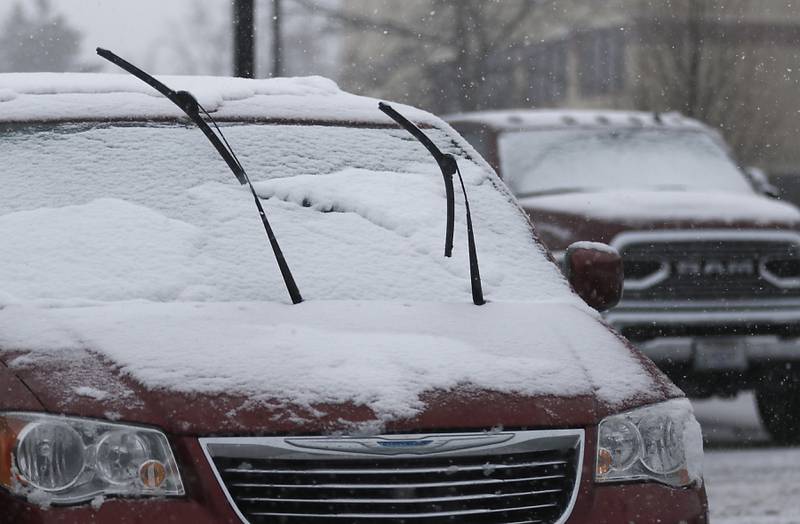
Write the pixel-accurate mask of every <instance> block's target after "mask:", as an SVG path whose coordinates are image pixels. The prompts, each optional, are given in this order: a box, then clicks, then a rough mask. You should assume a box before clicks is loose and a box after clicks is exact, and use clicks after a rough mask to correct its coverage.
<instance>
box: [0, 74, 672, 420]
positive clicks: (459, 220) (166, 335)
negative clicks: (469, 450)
mask: <svg viewBox="0 0 800 524" xmlns="http://www.w3.org/2000/svg"><path fill="white" fill-rule="evenodd" d="M5 78H6V79H7V78H8V77H5ZM20 82H21V80H20ZM123 82H126V81H123ZM79 84H80V82H76V85H75V86H74V90H75V91H78V90H80V89H82V87H81V86H80V85H79ZM312 84H313V85H311V87H309V89H311V88H314V89H321V90H326V89H333V88H332V86H330V84H327V83H324V82H322V83H319V84H316V83H314V82H312ZM237 85H238V83H237ZM243 85H252V84H248V83H245V84H243ZM315 86H316V87H315ZM20 89H21V88H20ZM86 89H87V90H91V89H93V88H92V87H91V86H89V87H87V88H86ZM226 89H227V87H226ZM29 90H32V89H29ZM228 94H230V93H228ZM30 96H31V97H35V96H46V95H30ZM60 96H61V95H59V97H60ZM70 96H71V95H70ZM75 96H78V95H75ZM126 96H127V95H126ZM140 96H141V97H142V98H143V99H152V100H155V98H153V97H150V96H149V95H140ZM277 96H282V95H275V97H277ZM286 96H294V97H295V98H296V99H298V100H300V101H303V100H305V99H306V98H313V96H310V97H297V96H295V95H286ZM320 96H328V95H320ZM332 96H333V95H332ZM336 96H338V95H335V96H334V98H335V97H336ZM59 97H54V98H58V99H61V98H59ZM64 97H67V95H64ZM19 98H23V96H22V95H20V97H19ZM253 98H257V97H253ZM265 98H270V97H265ZM65 103H66V102H65ZM254 103H255V102H254ZM299 103H300V102H297V101H295V102H294V106H293V107H297V106H298V104H299ZM310 103H311V104H312V105H313V103H314V102H313V100H312V101H311V102H310ZM159 104H160V102H159ZM224 105H225V106H228V102H226V103H225V104H224ZM231 105H232V103H231ZM3 107H5V106H2V105H0V113H2V111H3ZM153 107H155V106H153ZM158 107H159V109H158V110H159V111H161V110H162V109H163V107H164V106H162V105H159V106H158ZM243 107H244V106H243ZM364 107H365V108H366V106H364ZM375 112H377V109H375V108H372V109H371V111H370V114H371V115H372V114H374V113H375ZM370 118H372V117H370ZM225 133H226V135H227V137H228V139H229V141H230V142H231V143H232V145H233V147H234V148H235V149H236V151H237V152H238V154H239V157H240V159H241V161H242V163H243V164H244V165H245V166H246V167H247V168H248V169H249V171H250V175H251V177H252V179H253V180H254V182H255V185H256V187H257V191H258V192H259V194H260V195H261V196H262V201H263V203H264V207H265V209H266V212H267V214H268V216H269V218H270V221H271V222H272V226H273V228H274V230H275V233H276V235H277V237H278V239H279V241H280V243H281V246H282V247H283V250H284V253H285V255H286V258H287V260H288V263H289V265H290V267H291V268H292V270H293V272H294V276H295V279H296V280H297V282H298V285H299V287H300V290H301V292H302V293H303V296H304V298H306V302H304V303H303V304H300V305H298V306H291V305H289V304H288V297H287V293H286V290H285V288H284V285H283V282H282V280H281V277H280V275H279V273H278V271H277V269H276V266H275V262H274V259H273V256H272V253H271V252H270V250H269V247H268V244H267V241H266V238H265V235H264V231H263V228H262V225H261V222H260V220H259V218H258V215H257V213H256V210H255V206H254V204H253V201H252V197H251V196H250V194H249V193H248V192H247V191H246V190H245V189H243V188H242V187H240V186H239V185H238V184H237V183H236V180H235V179H234V177H233V176H232V175H231V174H230V173H229V172H228V171H227V169H226V167H225V166H224V164H223V163H222V161H221V160H220V159H219V158H218V157H217V156H216V153H215V152H214V151H213V148H211V146H210V145H209V144H208V143H207V142H206V141H205V138H204V137H203V136H202V133H200V132H199V131H198V130H197V129H195V128H193V127H184V126H178V125H156V124H136V125H124V126H119V125H110V124H64V125H58V126H57V127H56V129H53V130H46V129H45V130H43V129H42V128H41V127H15V126H13V125H12V126H11V127H10V129H9V130H8V131H7V132H6V134H5V135H4V139H3V140H2V141H0V158H3V159H4V168H3V169H2V170H0V179H1V180H2V182H3V196H2V198H0V238H3V239H4V242H5V244H6V246H8V248H7V249H5V250H4V255H3V257H2V259H0V297H2V302H0V347H2V348H3V349H5V350H32V351H33V353H32V354H31V355H30V356H27V355H26V356H25V357H21V358H22V359H23V360H24V361H25V362H31V361H36V362H41V360H40V359H42V358H44V359H46V358H54V359H56V360H63V359H64V357H65V355H71V356H76V355H84V354H86V351H87V350H88V351H91V352H93V353H97V354H100V355H102V356H105V357H107V358H108V359H109V360H110V361H111V362H114V363H115V364H116V365H117V366H119V368H120V369H121V371H122V372H124V373H128V374H130V375H131V376H133V377H134V378H135V379H136V380H138V381H140V382H141V383H143V384H145V385H147V386H150V387H153V388H168V389H176V390H183V391H191V392H209V393H220V392H225V393H240V394H242V395H247V396H249V397H251V398H253V399H254V400H262V401H265V402H266V401H274V400H278V401H283V402H286V403H294V404H303V405H308V404H314V403H320V402H346V401H352V402H354V403H358V404H366V405H367V406H369V407H371V408H372V409H373V410H375V412H376V414H377V415H378V416H379V417H381V418H390V417H398V416H408V415H413V414H414V413H416V412H417V411H418V410H420V409H422V407H423V406H422V404H421V400H420V395H422V394H423V393H424V392H426V391H432V390H437V389H447V388H452V387H456V386H465V387H476V388H488V389H492V390H497V391H506V392H511V391H513V392H519V393H523V394H553V395H568V396H572V395H581V394H587V395H588V394H592V393H593V392H596V393H597V395H598V397H599V399H600V400H601V401H603V402H606V403H608V404H611V405H615V404H618V403H621V402H623V401H625V400H627V399H631V398H633V397H636V398H644V399H650V398H656V396H657V395H658V394H659V393H657V392H656V391H655V390H656V385H655V384H654V383H653V381H652V378H651V377H650V376H649V375H648V374H647V373H646V372H645V371H644V370H643V369H642V368H641V366H640V365H639V363H638V361H637V360H636V357H635V356H634V355H632V354H631V353H630V352H629V351H628V350H627V349H625V347H624V346H623V345H622V344H621V343H620V341H619V340H618V339H617V338H616V336H615V335H613V334H612V333H611V332H609V331H608V330H607V329H606V328H605V327H604V326H603V325H602V324H600V323H599V322H598V316H597V315H596V314H595V313H593V312H591V311H589V310H588V308H587V307H586V306H585V304H583V303H582V302H580V300H579V299H578V298H577V297H575V295H573V294H572V293H571V292H570V291H569V287H568V286H567V284H566V282H565V281H564V280H563V278H562V277H561V275H560V273H559V271H558V269H557V268H556V267H555V265H554V264H552V263H551V262H549V261H548V259H547V258H546V257H545V255H544V252H543V249H542V248H541V247H540V246H538V245H537V244H536V243H535V242H534V240H533V238H532V235H531V231H530V228H529V225H528V223H527V221H526V219H525V218H524V215H523V213H522V211H521V210H520V209H519V208H518V207H517V206H516V205H515V204H514V203H513V201H512V199H511V197H510V196H509V194H508V193H507V191H506V190H505V188H504V187H503V186H502V184H501V183H499V181H498V180H497V179H496V177H495V175H494V174H493V173H491V172H489V171H488V170H487V169H486V168H485V166H484V165H483V164H482V163H476V162H473V161H470V160H469V159H468V158H467V155H469V154H470V152H471V149H469V148H468V147H467V146H465V145H464V144H463V143H461V142H458V141H454V140H453V138H452V137H450V136H449V135H447V134H446V133H444V132H443V131H441V130H439V129H431V130H429V133H430V135H431V137H432V138H433V140H434V141H435V142H437V143H438V144H440V145H441V146H442V147H443V148H444V149H445V150H446V151H448V152H451V153H453V154H456V155H458V156H459V157H460V163H461V167H462V172H463V175H464V179H465V184H466V187H467V191H468V193H469V198H470V204H471V207H472V213H473V221H474V224H475V234H476V239H477V247H478V255H479V259H480V263H481V276H482V277H483V285H484V291H485V294H486V296H487V298H488V299H489V300H491V301H492V303H490V304H489V305H486V306H483V307H476V306H474V305H472V304H471V303H470V302H471V301H470V285H469V269H468V268H469V265H468V260H467V256H466V234H465V229H466V227H465V219H464V208H463V199H462V198H460V196H457V199H456V206H457V207H456V236H455V250H454V253H453V254H454V256H453V257H452V258H451V259H448V258H445V257H443V244H444V232H445V202H446V201H445V196H444V187H443V183H442V178H441V173H440V172H439V170H438V168H437V167H436V165H435V163H434V161H433V160H432V159H431V158H430V156H429V154H428V153H427V151H425V149H424V148H423V147H422V146H421V145H420V144H419V143H418V142H416V141H415V140H414V139H413V138H411V137H410V136H409V135H408V134H407V133H405V131H402V130H399V129H370V128H340V127H334V126H296V125H280V126H277V125H252V124H246V125H230V126H227V127H226V128H225ZM253 301H259V302H253ZM370 301H371V302H370ZM74 358H77V357H74ZM12 365H13V363H12ZM620 377H624V380H620ZM94 386H97V387H99V388H101V389H103V390H104V391H107V390H108V388H106V387H105V386H103V385H98V384H94Z"/></svg>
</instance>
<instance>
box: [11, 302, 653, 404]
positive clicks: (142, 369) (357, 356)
mask: <svg viewBox="0 0 800 524" xmlns="http://www.w3.org/2000/svg"><path fill="white" fill-rule="evenodd" d="M0 346H2V347H5V348H10V349H13V348H28V349H31V350H34V351H35V352H37V353H40V354H43V355H51V356H52V357H53V358H59V357H60V355H63V353H64V352H70V351H78V350H81V349H82V348H88V349H90V350H91V351H95V352H97V353H99V354H101V355H103V356H105V357H107V358H109V359H110V360H111V361H113V362H115V363H117V364H118V365H119V367H120V369H121V371H122V372H123V373H126V374H130V375H131V376H133V377H134V378H135V379H136V380H138V381H140V382H141V383H143V384H145V385H146V386H149V387H151V388H166V389H172V390H178V391H187V392H200V393H218V392H226V393H230V394H242V395H247V396H249V397H250V398H252V399H253V401H264V402H286V403H291V404H297V405H303V406H307V405H312V404H315V403H341V402H347V401H352V402H354V403H356V404H363V405H366V406H369V407H370V408H371V409H373V410H374V412H375V413H376V416H378V417H379V418H382V419H388V418H393V417H402V416H411V415H414V414H415V413H416V412H418V411H419V410H420V409H422V408H423V404H422V401H421V399H420V395H422V394H423V393H424V392H431V391H435V390H446V389H449V388H454V387H457V386H463V387H468V388H482V389H489V390H495V391H501V392H516V393H522V394H530V395H565V396H572V395H592V394H593V393H597V395H598V397H599V399H600V400H601V401H603V402H606V403H608V404H610V405H612V406H613V405H616V404H619V403H621V402H623V401H625V400H630V399H631V398H632V397H637V398H644V399H647V398H648V397H649V396H653V397H654V396H656V395H657V394H658V393H657V386H656V384H655V383H654V382H653V380H652V378H651V377H650V375H648V374H647V373H646V372H645V371H644V369H643V368H642V367H641V366H640V364H639V363H638V361H637V359H636V357H635V356H633V355H632V354H631V353H630V352H629V351H627V350H626V349H625V348H624V346H623V345H621V344H620V343H619V340H617V338H616V336H615V335H614V334H612V333H611V332H610V331H608V330H607V329H606V328H605V327H604V326H603V325H602V324H600V323H599V322H597V319H596V315H593V314H591V313H588V312H587V311H585V310H582V309H581V308H579V307H575V306H571V305H566V304H557V303H550V304H547V303H539V304H536V303H492V304H487V305H485V306H482V307H476V306H473V305H471V304H463V303H462V304H436V303H419V302H416V303H406V304H403V303H389V302H357V301H349V302H333V301H330V302H326V301H317V302H306V303H302V304H300V305H297V306H286V305H281V304H277V303H252V302H251V303H244V302H240V303H172V304H152V303H150V304H148V303H130V302H128V303H124V302H123V303H115V304H107V305H103V306H87V307H75V308H44V307H41V306H35V305H11V306H7V307H6V308H5V309H4V310H3V311H2V314H0ZM622 377H624V380H621V378H622Z"/></svg>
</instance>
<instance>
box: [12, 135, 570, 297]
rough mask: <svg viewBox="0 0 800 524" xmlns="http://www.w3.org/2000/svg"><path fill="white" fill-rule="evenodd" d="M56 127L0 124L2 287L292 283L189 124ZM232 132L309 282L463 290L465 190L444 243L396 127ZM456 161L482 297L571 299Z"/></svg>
mask: <svg viewBox="0 0 800 524" xmlns="http://www.w3.org/2000/svg"><path fill="white" fill-rule="evenodd" d="M64 129H65V130H64V131H60V132H59V133H42V134H41V135H39V134H35V133H34V134H31V133H30V132H27V131H23V132H20V133H18V134H17V133H9V134H7V135H6V136H5V137H4V140H3V141H2V142H0V157H2V158H4V159H5V160H6V162H7V165H13V166H15V169H14V170H13V171H9V170H7V171H4V172H0V176H1V177H2V181H3V198H2V199H0V238H3V239H4V240H5V242H6V244H7V245H9V246H15V248H14V249H7V250H5V252H4V256H3V258H2V260H0V293H2V294H3V296H4V297H5V298H4V299H3V302H14V301H26V300H51V301H52V300H57V301H60V302H59V303H61V304H65V303H66V304H70V303H72V302H74V301H76V300H77V301H87V300H90V301H91V300H94V301H110V300H134V299H146V300H153V301H159V302H164V301H172V300H203V301H218V300H223V301H228V300H280V301H284V302H287V301H288V296H287V293H286V289H285V287H284V285H283V282H282V280H281V277H280V273H279V272H278V271H277V267H276V264H275V261H274V258H273V256H272V253H271V251H270V248H269V244H268V242H267V239H266V237H265V235H264V230H263V227H262V224H261V221H260V220H259V217H258V213H257V211H256V209H255V205H254V203H253V200H252V197H251V196H250V195H249V193H248V191H247V190H246V189H244V188H242V187H241V186H239V184H238V183H237V182H236V179H235V178H234V177H233V175H231V174H230V173H229V172H227V168H226V167H225V165H224V164H223V163H222V161H221V160H220V159H219V158H217V157H216V152H215V151H214V150H213V148H212V147H211V146H210V145H209V144H207V143H206V142H205V137H203V136H202V133H200V132H199V131H198V130H197V129H194V128H191V127H189V128H184V127H176V126H164V127H103V126H101V127H92V128H89V129H82V128H79V129H75V128H74V127H70V126H66V127H65V128H64ZM67 130H71V131H67ZM225 132H226V135H227V136H228V139H229V140H230V141H231V143H232V144H233V145H234V147H235V148H236V149H237V150H238V151H239V156H240V159H241V161H242V162H243V163H244V165H245V166H248V167H251V166H252V167H251V169H250V174H251V177H252V178H253V180H254V181H255V184H256V187H257V188H258V191H259V192H261V194H262V195H263V196H264V197H265V199H264V200H263V202H264V207H265V209H266V211H267V214H268V215H269V218H270V221H271V223H272V227H273V229H274V231H275V234H276V236H277V238H278V240H279V241H280V243H281V247H282V248H283V251H284V254H285V256H286V259H287V261H288V263H289V265H290V267H291V269H292V271H293V273H294V277H295V279H296V280H297V283H298V285H299V287H300V290H301V292H302V293H303V296H304V297H305V298H307V299H335V300H344V299H378V300H437V301H468V300H469V299H470V298H469V297H470V284H469V263H468V260H467V249H466V233H465V230H466V225H465V222H464V210H463V201H462V199H461V198H457V209H456V228H455V232H456V235H455V249H454V252H453V257H452V258H445V257H444V256H443V249H444V248H443V246H444V233H445V208H446V206H445V202H446V200H445V197H444V184H443V182H442V177H441V173H440V172H439V170H438V168H437V167H436V164H435V162H434V161H433V159H432V158H431V157H430V156H429V154H428V153H427V151H425V150H424V148H423V147H422V146H421V145H419V143H417V142H416V141H415V140H413V139H410V138H407V134H406V133H405V132H404V131H402V130H386V129H354V128H336V127H331V126H269V125H243V126H229V127H227V128H226V129H225ZM431 134H432V136H434V138H436V139H437V140H438V141H439V142H440V143H443V144H444V143H446V142H445V139H444V137H446V135H444V134H443V133H442V132H441V131H435V130H431ZM453 152H457V151H456V150H453ZM462 154H463V153H462ZM429 158H430V160H428V159H429ZM461 164H462V171H463V173H464V176H465V182H466V184H467V190H468V192H469V196H470V201H471V204H472V212H473V220H474V223H475V234H476V241H477V246H478V255H479V257H480V263H481V276H482V277H483V283H484V290H485V293H486V296H487V298H489V299H492V300H502V299H512V300H535V299H544V300H551V299H556V298H560V299H561V300H567V301H569V300H574V298H573V296H572V295H571V294H570V292H569V290H568V287H567V285H566V283H565V282H564V281H563V279H562V277H561V276H560V273H559V272H558V269H557V268H556V267H555V266H554V265H553V264H551V263H550V262H548V261H547V259H546V258H545V257H544V255H543V251H542V249H541V248H540V247H539V246H537V245H536V244H535V243H534V241H533V239H532V235H531V233H530V230H529V227H528V224H527V223H526V221H525V219H524V218H523V215H522V213H521V212H520V211H519V209H518V208H517V207H516V206H515V205H514V204H513V203H512V202H511V201H510V197H508V196H507V194H506V193H504V192H503V191H501V190H498V188H497V187H496V186H495V184H496V182H495V180H494V179H493V177H494V175H492V174H491V173H489V172H487V171H485V170H483V169H482V168H481V167H480V166H478V165H477V164H475V163H473V162H470V161H468V160H466V159H462V162H461ZM43 205H45V206H47V207H42V206H43ZM306 206H308V207H306Z"/></svg>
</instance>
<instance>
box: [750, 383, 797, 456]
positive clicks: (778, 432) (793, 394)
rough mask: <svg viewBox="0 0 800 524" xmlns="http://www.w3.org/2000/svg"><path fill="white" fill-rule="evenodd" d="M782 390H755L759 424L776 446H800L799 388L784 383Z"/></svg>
mask: <svg viewBox="0 0 800 524" xmlns="http://www.w3.org/2000/svg"><path fill="white" fill-rule="evenodd" d="M783 386H785V387H784V388H781V387H775V386H774V385H772V386H771V387H761V388H758V389H756V404H757V405H758V412H759V414H760V415H761V422H763V423H764V427H765V428H766V429H767V431H768V432H769V434H770V435H771V436H772V440H773V441H775V442H776V443H778V444H785V445H798V444H800V387H798V385H797V384H796V383H791V382H790V383H788V384H787V383H784V384H783Z"/></svg>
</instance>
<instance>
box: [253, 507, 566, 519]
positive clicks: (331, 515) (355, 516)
mask: <svg viewBox="0 0 800 524" xmlns="http://www.w3.org/2000/svg"><path fill="white" fill-rule="evenodd" d="M557 505H558V504H556V503H552V504H538V505H535V506H520V507H515V508H505V509H502V508H501V509H489V508H487V509H479V510H463V511H437V512H430V513H326V514H319V513H275V512H263V513H253V515H255V516H259V517H303V518H310V517H322V518H336V519H393V520H395V519H400V520H404V519H428V518H432V517H459V516H469V515H485V514H488V513H511V512H516V511H530V510H535V509H544V508H554V507H556V506H557Z"/></svg>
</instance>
